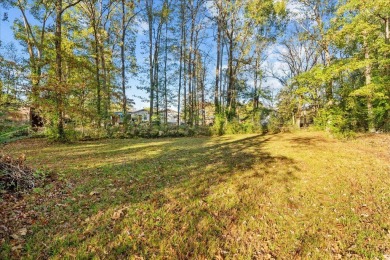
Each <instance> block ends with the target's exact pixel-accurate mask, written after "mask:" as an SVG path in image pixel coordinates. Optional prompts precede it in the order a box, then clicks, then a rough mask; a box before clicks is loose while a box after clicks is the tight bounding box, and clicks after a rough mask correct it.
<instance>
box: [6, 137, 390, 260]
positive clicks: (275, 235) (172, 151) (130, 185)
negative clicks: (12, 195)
mask: <svg viewBox="0 0 390 260" xmlns="http://www.w3.org/2000/svg"><path fill="white" fill-rule="evenodd" d="M389 141H390V139H389V136H386V135H381V136H363V137H361V138H358V139H356V140H353V141H345V142H342V141H337V140H334V139H330V138H328V137H326V136H325V134H323V133H315V132H301V133H295V134H278V135H268V136H258V135H235V136H223V137H213V138H211V137H202V138H180V139H159V140H142V139H141V140H103V141H99V142H80V143H76V144H71V145H69V144H61V145H59V144H56V145H53V144H49V143H45V142H42V140H39V141H34V140H25V141H20V142H16V143H13V144H9V145H7V146H6V147H5V148H4V149H5V150H6V151H7V152H8V153H11V154H12V153H14V154H18V153H20V152H24V153H25V154H26V155H27V158H28V163H30V164H31V165H33V166H35V167H43V166H45V167H48V168H50V169H54V170H55V171H57V172H58V173H59V174H58V175H59V180H58V181H59V182H61V183H62V185H61V191H60V193H61V194H60V195H58V191H57V192H56V193H55V194H56V195H53V192H52V190H54V189H55V187H54V186H53V187H51V186H49V187H45V188H44V189H43V190H38V191H36V192H34V193H32V194H30V195H28V196H25V197H24V199H23V200H24V202H25V204H26V210H29V211H33V212H35V215H34V216H35V220H34V221H33V222H32V223H31V225H30V226H29V227H28V233H27V236H26V239H25V241H23V246H22V248H21V249H20V250H18V251H16V250H14V251H13V250H12V249H11V248H12V246H13V245H14V244H15V241H14V240H13V239H10V238H7V239H6V240H5V242H4V243H3V245H2V246H1V252H2V253H1V254H0V256H1V257H0V258H9V257H24V258H30V259H36V258H53V259H62V258H64V257H65V258H93V257H100V258H109V259H111V258H112V259H118V258H121V259H122V258H128V257H129V258H139V257H141V258H169V259H187V258H227V259H232V258H234V259H235V258H244V259H247V258H288V259H289V258H294V257H304V258H343V257H353V258H373V257H379V258H381V257H383V256H384V255H386V254H390V231H389V230H390V217H389V216H390V170H389V167H390V164H389V161H390V154H389V151H390V149H389V148H390V147H389V143H390V142H389Z"/></svg>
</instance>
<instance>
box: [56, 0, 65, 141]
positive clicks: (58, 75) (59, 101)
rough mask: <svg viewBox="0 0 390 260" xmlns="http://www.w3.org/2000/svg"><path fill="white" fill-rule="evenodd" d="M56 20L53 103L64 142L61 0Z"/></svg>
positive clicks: (57, 8) (59, 131) (59, 133)
mask: <svg viewBox="0 0 390 260" xmlns="http://www.w3.org/2000/svg"><path fill="white" fill-rule="evenodd" d="M55 10H56V18H55V38H54V45H55V50H56V79H57V82H56V84H55V95H56V97H55V101H56V110H57V111H56V112H57V117H58V118H57V131H58V137H59V139H60V140H65V139H66V136H65V130H64V115H63V97H62V88H63V82H62V49H61V40H62V12H63V10H62V0H57V1H56V3H55Z"/></svg>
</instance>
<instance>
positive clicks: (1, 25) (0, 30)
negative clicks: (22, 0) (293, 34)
mask: <svg viewBox="0 0 390 260" xmlns="http://www.w3.org/2000/svg"><path fill="white" fill-rule="evenodd" d="M290 8H294V6H292V7H290ZM208 9H209V12H210V13H213V9H212V7H211V6H208ZM4 13H7V14H8V20H6V21H3V20H2V18H3V16H4ZM20 17H21V14H20V12H19V11H18V10H16V9H9V10H5V9H4V7H2V6H0V18H1V20H0V41H1V42H2V43H3V44H7V43H10V42H15V40H14V37H13V31H12V24H13V21H14V20H15V19H17V18H20ZM137 27H138V33H137V44H136V51H135V53H136V58H137V63H139V64H141V65H144V64H145V63H144V60H145V58H146V54H143V52H144V51H143V50H142V49H141V46H142V44H143V43H142V42H144V41H146V40H147V38H146V37H145V35H144V29H147V24H146V23H145V22H139V23H138V26H137ZM207 33H208V34H209V36H211V35H212V34H213V33H214V32H211V31H209V32H207ZM207 41H208V42H207V46H208V47H207V46H206V48H209V50H207V51H209V52H211V55H215V53H213V52H214V49H215V47H214V46H215V42H214V40H213V39H212V38H210V37H209V38H208V40H207ZM16 45H17V46H19V45H18V43H16ZM275 48H278V46H271V47H270V48H269V49H268V50H267V56H268V59H267V62H266V63H265V64H264V66H272V67H273V68H274V69H276V70H278V69H283V67H284V64H282V63H281V62H279V61H278V60H277V55H276V54H275V52H274V49H275ZM19 49H20V50H21V51H20V54H21V55H26V54H25V53H24V52H23V51H22V49H21V47H20V46H19ZM225 64H226V62H225ZM224 67H226V65H225V66H224ZM208 70H209V71H210V70H212V71H213V70H215V62H214V61H212V62H210V63H209V64H208ZM208 75H209V77H211V76H213V75H214V73H208ZM144 76H145V75H144ZM127 77H128V79H129V81H128V84H127V85H128V86H130V88H128V89H127V90H126V92H127V96H128V98H131V99H133V100H134V101H135V107H134V109H135V110H137V109H142V108H144V107H148V106H149V101H147V99H148V94H147V93H146V92H145V91H144V90H139V89H138V88H137V86H142V82H141V81H140V80H139V76H138V77H135V76H133V75H129V74H128V75H127ZM248 84H249V85H253V83H252V82H251V80H250V81H248ZM212 86H213V79H212V78H210V79H209V81H208V87H209V88H212ZM262 86H266V87H270V88H271V89H272V90H273V92H274V94H275V95H276V92H277V91H278V89H280V87H281V85H280V83H279V81H278V80H276V79H274V78H271V77H267V78H265V79H264V81H263V83H262ZM175 89H177V87H175ZM210 98H211V97H210Z"/></svg>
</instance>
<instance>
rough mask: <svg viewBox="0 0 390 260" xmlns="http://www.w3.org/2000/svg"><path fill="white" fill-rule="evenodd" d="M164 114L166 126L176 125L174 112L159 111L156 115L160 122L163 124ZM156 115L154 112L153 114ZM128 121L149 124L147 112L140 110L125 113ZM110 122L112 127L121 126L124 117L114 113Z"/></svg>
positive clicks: (175, 112)
mask: <svg viewBox="0 0 390 260" xmlns="http://www.w3.org/2000/svg"><path fill="white" fill-rule="evenodd" d="M165 112H166V113H167V123H168V124H177V117H178V113H177V111H175V110H172V109H167V110H165V109H164V110H159V111H158V115H159V117H160V122H164V118H165ZM155 115H156V112H155ZM127 116H128V120H129V121H132V122H134V123H141V122H149V110H147V109H140V110H136V111H132V112H128V113H127ZM111 121H112V124H113V125H119V124H123V121H124V116H123V112H114V113H113V114H112V116H111Z"/></svg>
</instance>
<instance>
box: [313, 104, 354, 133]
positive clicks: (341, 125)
mask: <svg viewBox="0 0 390 260" xmlns="http://www.w3.org/2000/svg"><path fill="white" fill-rule="evenodd" d="M314 125H315V126H316V127H317V128H318V129H320V130H326V131H328V132H330V133H331V134H333V135H334V136H336V137H342V138H349V137H353V136H354V134H355V133H354V131H353V120H352V119H351V118H349V117H348V114H347V112H346V111H343V110H341V109H340V108H337V107H335V108H332V109H321V110H320V111H319V113H318V115H317V117H315V118H314Z"/></svg>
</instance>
